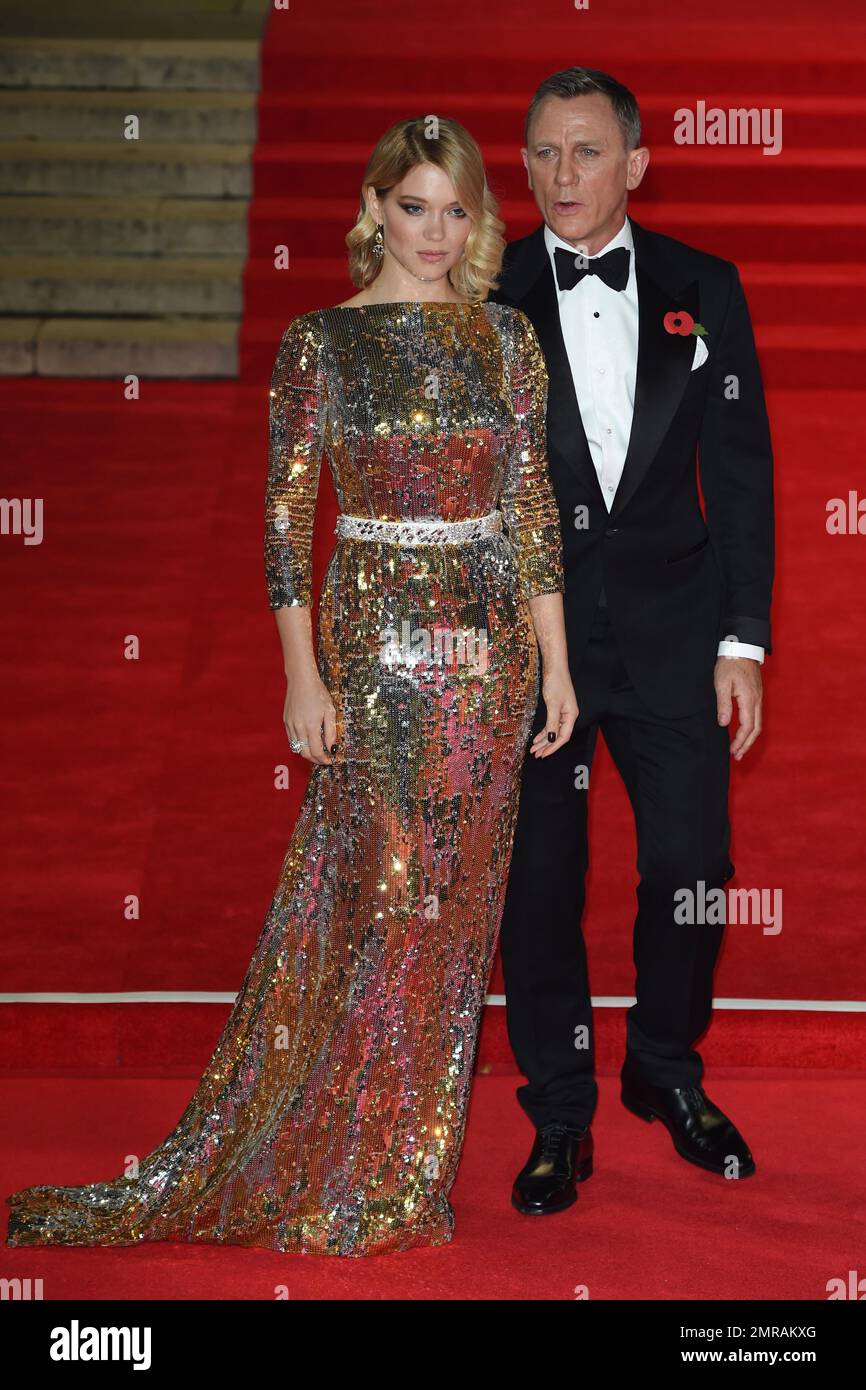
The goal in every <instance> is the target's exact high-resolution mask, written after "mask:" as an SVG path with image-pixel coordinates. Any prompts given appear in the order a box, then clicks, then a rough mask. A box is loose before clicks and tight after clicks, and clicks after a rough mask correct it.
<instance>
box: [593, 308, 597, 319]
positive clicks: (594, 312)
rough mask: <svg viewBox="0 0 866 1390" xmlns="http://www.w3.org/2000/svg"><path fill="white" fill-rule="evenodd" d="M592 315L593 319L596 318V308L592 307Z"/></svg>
mask: <svg viewBox="0 0 866 1390" xmlns="http://www.w3.org/2000/svg"><path fill="white" fill-rule="evenodd" d="M592 317H593V318H594V319H597V318H598V310H597V309H594V310H593V312H592Z"/></svg>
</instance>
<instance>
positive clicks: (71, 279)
mask: <svg viewBox="0 0 866 1390" xmlns="http://www.w3.org/2000/svg"><path fill="white" fill-rule="evenodd" d="M243 276H244V261H243V258H242V257H238V258H230V257H217V256H213V257H206V256H199V257H196V258H195V259H191V258H183V257H181V258H180V259H175V258H168V259H163V258H161V257H158V256H152V257H146V256H141V257H137V256H127V257H121V256H114V257H111V256H90V257H86V256H2V257H0V314H19V315H20V314H46V315H54V314H87V315H90V316H92V317H100V318H105V317H109V316H114V315H117V316H121V315H129V316H132V317H136V316H140V317H145V316H146V315H149V314H166V315H169V316H171V315H177V314H194V315H196V316H200V317H208V316H209V315H216V316H219V317H223V318H225V317H232V318H239V317H240V316H241V314H242V313H243Z"/></svg>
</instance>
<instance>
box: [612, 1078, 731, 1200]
mask: <svg viewBox="0 0 866 1390" xmlns="http://www.w3.org/2000/svg"><path fill="white" fill-rule="evenodd" d="M621 1080H622V1092H621V1096H622V1103H623V1105H624V1106H625V1107H626V1109H627V1110H631V1111H632V1113H633V1114H635V1115H639V1116H640V1118H641V1119H642V1120H649V1121H652V1120H655V1119H659V1120H661V1122H662V1124H663V1125H666V1126H667V1129H668V1132H669V1134H670V1136H671V1139H672V1140H673V1144H674V1148H675V1149H676V1151H677V1153H678V1154H679V1155H680V1156H681V1157H682V1158H686V1159H688V1161H689V1163H696V1164H697V1165H698V1167H699V1168H707V1169H709V1171H710V1172H711V1173H720V1174H721V1175H722V1177H726V1178H748V1177H750V1176H751V1174H752V1173H754V1171H755V1160H754V1159H753V1157H752V1155H751V1153H750V1151H749V1146H748V1144H747V1143H746V1141H745V1139H744V1138H743V1136H742V1134H740V1131H739V1130H738V1129H737V1128H736V1126H735V1125H733V1124H732V1123H731V1121H730V1120H729V1119H728V1117H727V1115H725V1114H723V1113H722V1111H721V1110H719V1108H718V1106H716V1105H713V1102H712V1101H711V1100H710V1099H709V1098H708V1096H707V1095H705V1093H704V1091H703V1088H702V1087H700V1086H653V1085H652V1084H651V1083H650V1082H648V1081H644V1080H643V1079H642V1078H641V1077H640V1076H639V1075H638V1074H637V1072H635V1071H633V1070H632V1069H631V1068H630V1067H629V1066H628V1064H626V1066H624V1067H623V1069H622V1073H621Z"/></svg>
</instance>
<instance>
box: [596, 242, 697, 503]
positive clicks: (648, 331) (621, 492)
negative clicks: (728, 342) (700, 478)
mask: <svg viewBox="0 0 866 1390" xmlns="http://www.w3.org/2000/svg"><path fill="white" fill-rule="evenodd" d="M640 242H641V243H642V242H643V238H642V237H641V239H640ZM638 248H639V243H638V240H637V236H636V240H635V252H636V254H635V274H636V276H637V295H638V352H637V378H636V381H635V393H634V412H633V414H632V422H631V434H630V435H629V441H628V449H627V450H626V456H625V463H624V464H623V470H622V477H621V478H620V481H619V486H618V487H617V490H616V495H615V496H614V499H613V506H612V507H611V512H610V515H611V519H613V518H614V517H615V516H617V515H618V514H619V513H620V512H621V511H622V509H623V507H624V506H625V505H626V503H627V502H628V501H629V500H630V499H631V498H632V497H633V496H634V493H635V491H636V489H637V488H638V487H639V486H640V484H641V482H642V481H643V479H644V476H645V474H646V472H647V469H648V468H649V466H650V464H651V463H652V461H653V459H654V458H655V455H656V452H657V450H658V447H659V445H660V444H661V442H662V440H663V439H664V437H665V435H666V433H667V431H668V428H669V427H670V423H671V420H672V419H673V417H674V414H675V412H676V409H677V406H678V405H679V403H680V401H681V400H682V396H683V392H684V391H685V389H686V384H687V382H688V379H689V373H690V372H691V369H692V362H693V360H694V355H695V335H694V334H693V333H689V334H686V335H682V334H679V333H669V332H668V331H667V329H666V328H665V325H664V319H665V314H667V313H670V311H671V310H676V309H687V310H688V312H689V313H690V314H691V315H692V317H693V318H694V320H695V322H696V323H698V322H699V321H700V297H699V286H698V282H697V280H693V281H692V282H691V284H689V285H687V286H686V287H685V288H684V289H681V290H678V291H677V292H676V294H673V295H672V294H670V293H669V292H668V291H667V290H664V289H662V287H661V286H660V285H659V284H658V283H657V282H656V280H654V279H653V277H652V276H651V275H650V273H649V270H648V269H647V268H646V264H645V262H644V261H643V259H642V257H641V256H640V255H639V252H638Z"/></svg>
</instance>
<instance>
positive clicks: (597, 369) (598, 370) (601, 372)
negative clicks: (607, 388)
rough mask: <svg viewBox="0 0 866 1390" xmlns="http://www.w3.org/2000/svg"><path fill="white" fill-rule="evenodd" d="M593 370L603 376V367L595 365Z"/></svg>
mask: <svg viewBox="0 0 866 1390" xmlns="http://www.w3.org/2000/svg"><path fill="white" fill-rule="evenodd" d="M595 370H596V371H597V372H598V374H599V376H604V367H596V369H595Z"/></svg>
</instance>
